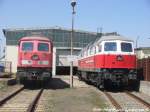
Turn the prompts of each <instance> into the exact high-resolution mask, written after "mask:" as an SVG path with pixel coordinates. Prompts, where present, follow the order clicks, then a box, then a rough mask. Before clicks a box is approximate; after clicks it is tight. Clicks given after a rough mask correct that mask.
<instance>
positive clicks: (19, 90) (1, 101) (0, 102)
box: [0, 87, 24, 107]
mask: <svg viewBox="0 0 150 112" xmlns="http://www.w3.org/2000/svg"><path fill="white" fill-rule="evenodd" d="M23 90H24V87H22V88H20V89H18V90H17V91H15V92H13V93H12V94H10V95H8V96H6V97H5V98H4V99H2V100H0V107H1V106H2V105H3V104H5V103H6V102H7V101H8V100H10V99H11V98H13V97H14V96H16V95H17V94H18V93H20V92H21V91H23Z"/></svg>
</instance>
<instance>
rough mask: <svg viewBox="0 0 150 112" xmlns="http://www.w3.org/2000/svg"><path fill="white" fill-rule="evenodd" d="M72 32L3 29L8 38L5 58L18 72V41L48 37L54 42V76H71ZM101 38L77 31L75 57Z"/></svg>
mask: <svg viewBox="0 0 150 112" xmlns="http://www.w3.org/2000/svg"><path fill="white" fill-rule="evenodd" d="M71 31H72V30H71V29H65V28H61V27H51V28H27V29H24V28H19V29H11V28H10V29H3V33H4V35H5V37H6V56H5V58H6V60H7V61H11V62H12V72H14V73H15V72H17V57H18V51H17V50H18V48H17V47H18V44H17V43H18V40H19V39H20V38H22V37H24V36H32V35H34V34H38V35H41V36H46V37H48V38H50V39H51V40H52V41H53V46H54V48H53V75H55V74H69V70H70V62H69V60H68V57H69V55H70V51H71V47H70V46H71V38H70V37H71ZM100 36H101V33H96V32H88V31H81V30H75V31H74V36H73V55H74V56H76V57H77V56H78V54H79V52H80V51H81V49H82V48H83V47H85V46H86V45H87V44H89V43H90V42H92V41H94V40H95V39H96V38H99V37H100ZM76 67H77V61H75V62H74V69H76ZM62 70H63V72H62Z"/></svg>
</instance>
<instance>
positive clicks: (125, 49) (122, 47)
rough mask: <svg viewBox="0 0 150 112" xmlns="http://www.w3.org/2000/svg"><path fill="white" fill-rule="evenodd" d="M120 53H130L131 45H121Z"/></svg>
mask: <svg viewBox="0 0 150 112" xmlns="http://www.w3.org/2000/svg"><path fill="white" fill-rule="evenodd" d="M121 51H123V52H132V44H131V43H121Z"/></svg>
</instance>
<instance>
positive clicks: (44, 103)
mask: <svg viewBox="0 0 150 112" xmlns="http://www.w3.org/2000/svg"><path fill="white" fill-rule="evenodd" d="M68 79H69V77H66V76H62V77H61V78H59V77H55V78H53V80H52V81H51V83H50V84H49V87H48V88H47V89H46V90H44V93H43V94H42V97H41V99H40V101H39V103H38V107H37V110H36V111H37V112H95V111H94V109H103V108H107V107H108V105H107V103H106V102H105V101H104V98H103V96H102V95H101V94H99V93H98V92H96V91H93V89H92V88H91V87H90V86H89V85H87V84H85V83H84V82H81V81H78V80H77V79H74V84H75V85H74V88H69V85H68V81H69V80H68Z"/></svg>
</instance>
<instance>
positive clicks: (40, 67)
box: [17, 36, 53, 84]
mask: <svg viewBox="0 0 150 112" xmlns="http://www.w3.org/2000/svg"><path fill="white" fill-rule="evenodd" d="M52 54H53V45H52V42H51V41H50V40H49V39H48V38H46V37H40V36H31V37H23V38H21V39H20V40H19V46H18V65H17V79H18V80H19V81H20V83H23V84H24V83H25V82H26V81H32V80H36V81H44V82H46V81H48V80H49V79H50V78H51V77H52Z"/></svg>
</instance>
